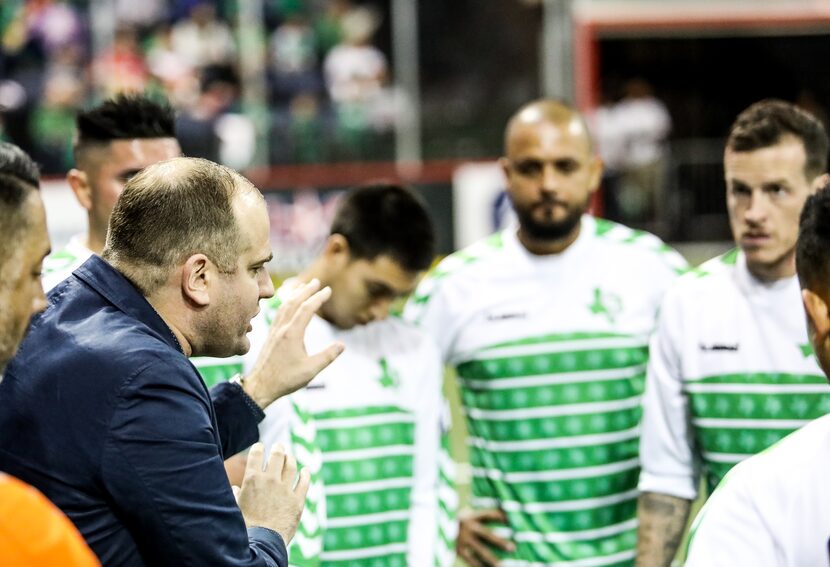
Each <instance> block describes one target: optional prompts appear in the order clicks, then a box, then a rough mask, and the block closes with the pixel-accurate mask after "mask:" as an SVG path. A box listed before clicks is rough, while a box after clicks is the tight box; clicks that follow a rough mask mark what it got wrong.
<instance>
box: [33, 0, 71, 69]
mask: <svg viewBox="0 0 830 567" xmlns="http://www.w3.org/2000/svg"><path fill="white" fill-rule="evenodd" d="M24 6H25V18H26V26H27V28H28V31H27V36H28V38H29V39H30V40H34V41H36V42H38V43H39V44H40V46H41V47H42V49H43V51H44V53H45V55H46V57H47V58H51V57H52V56H54V55H55V54H56V53H59V52H61V51H63V50H66V49H77V48H78V47H79V46H81V45H83V41H84V33H83V25H82V24H81V19H80V17H79V16H78V14H77V12H75V10H74V9H73V8H72V6H70V5H69V4H67V3H65V2H55V1H54V0H30V1H28V2H26V3H25V4H24Z"/></svg>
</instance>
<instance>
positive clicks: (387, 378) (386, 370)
mask: <svg viewBox="0 0 830 567" xmlns="http://www.w3.org/2000/svg"><path fill="white" fill-rule="evenodd" d="M379 364H380V371H381V375H380V378H378V382H380V385H381V386H383V387H384V388H397V387H398V386H400V384H401V377H400V375H398V373H397V372H396V371H395V370H394V369H392V368H390V367H389V362H387V360H386V359H385V358H381V359H380V361H379Z"/></svg>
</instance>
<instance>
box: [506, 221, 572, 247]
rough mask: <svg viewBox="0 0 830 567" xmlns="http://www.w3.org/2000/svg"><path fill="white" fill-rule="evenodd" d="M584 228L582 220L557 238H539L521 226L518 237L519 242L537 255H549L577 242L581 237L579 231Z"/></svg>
mask: <svg viewBox="0 0 830 567" xmlns="http://www.w3.org/2000/svg"><path fill="white" fill-rule="evenodd" d="M581 229H582V222H581V221H580V222H579V224H577V225H576V226H575V227H574V228H573V230H572V231H571V232H569V233H568V234H566V235H565V236H563V237H562V238H557V239H553V240H551V239H539V238H534V237H532V236H530V235H529V234H528V233H527V232H526V231H525V230H524V228H522V227H521V226H520V227H519V231H518V237H519V242H520V243H521V244H522V246H524V247H525V249H526V250H527V251H528V252H530V253H531V254H534V255H536V256H549V255H551V254H561V253H562V252H564V251H565V250H567V249H568V248H569V247H570V246H571V244H573V243H574V242H576V239H577V238H579V232H580V230H581Z"/></svg>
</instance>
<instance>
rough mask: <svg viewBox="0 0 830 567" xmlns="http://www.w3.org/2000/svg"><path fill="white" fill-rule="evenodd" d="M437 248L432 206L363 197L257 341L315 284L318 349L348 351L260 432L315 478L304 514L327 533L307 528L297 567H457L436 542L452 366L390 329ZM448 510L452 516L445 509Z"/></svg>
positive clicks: (276, 410) (261, 321)
mask: <svg viewBox="0 0 830 567" xmlns="http://www.w3.org/2000/svg"><path fill="white" fill-rule="evenodd" d="M434 242H435V236H434V230H433V227H432V222H431V220H430V218H429V214H428V212H427V210H426V206H425V205H424V203H423V202H422V201H421V199H420V198H418V197H417V196H416V195H415V194H413V193H412V192H411V191H410V190H408V189H406V188H404V187H401V186H398V185H391V184H375V185H367V186H362V187H358V188H355V189H353V190H351V191H349V192H347V193H346V195H345V196H344V197H343V198H342V200H341V201H340V203H339V205H338V210H337V212H336V215H335V218H334V220H333V222H332V226H331V233H330V236H329V237H328V239H327V240H326V243H325V245H324V247H323V250H322V252H321V253H320V254H319V256H318V257H317V258H316V259H315V260H314V261H313V262H312V263H311V264H310V265H309V266H308V267H307V268H306V269H304V270H303V271H302V272H301V273H300V274H299V275H298V276H297V278H296V279H294V280H289V281H288V282H286V284H285V285H284V286H283V287H282V288H281V289H280V290H279V291H278V292H277V295H276V296H275V298H274V299H273V300H271V301H270V302H268V304H267V305H266V306H265V307H264V309H263V314H262V316H261V317H260V318H258V320H257V321H255V325H254V328H255V332H254V334H253V335H252V336H253V337H255V336H256V334H257V333H259V334H260V335H262V334H264V332H265V330H266V329H267V326H268V324H270V321H271V320H272V319H273V316H274V312H275V309H276V307H277V306H278V305H279V303H280V301H281V300H282V298H284V297H285V294H286V293H287V291H288V290H290V289H291V287H292V286H293V285H296V284H297V283H298V282H307V281H310V280H312V279H315V278H316V279H319V280H320V281H321V282H322V284H323V285H327V286H329V287H330V288H331V290H332V297H331V299H330V300H329V301H328V302H326V304H324V305H323V306H322V308H321V309H320V310H319V311H318V313H317V316H316V317H314V319H313V320H312V321H311V323H310V324H309V327H308V330H307V332H306V337H305V338H306V344H307V345H308V347H309V348H311V349H315V348H316V347H317V345H321V344H324V343H325V344H328V343H329V342H331V341H332V340H338V341H340V342H342V343H344V345H345V346H346V350H345V352H344V354H343V355H342V356H341V357H340V358H339V359H338V360H337V361H335V362H334V363H333V364H332V365H331V366H330V367H329V368H328V369H326V370H325V371H324V372H322V373H320V375H319V376H317V377H316V378H315V379H314V380H313V381H312V382H311V383H310V385H309V386H308V388H306V389H305V390H302V391H301V392H298V393H297V394H295V395H294V396H292V398H291V399H290V400H285V401H281V402H278V403H276V404H274V405H273V406H272V407H271V408H269V409H268V411H267V414H268V416H267V417H266V420H265V421H264V422H263V423H262V425H261V426H260V431H261V438H262V440H263V442H265V443H275V442H281V443H283V444H285V445H287V446H288V447H290V448H293V451H294V453H296V454H297V455H298V458H302V457H305V458H306V459H307V461H306V462H302V464H304V465H306V466H307V468H309V469H310V470H311V471H312V481H313V482H312V487H311V488H310V490H309V503H310V504H309V506H308V507H307V508H306V512H305V514H311V513H312V511H313V509H316V510H317V511H318V512H317V515H318V518H317V519H316V520H315V521H313V522H306V524H305V525H306V526H321V527H320V528H318V529H317V530H316V532H315V531H313V530H307V531H306V532H305V533H304V525H303V523H301V525H300V528H299V529H298V533H297V539H298V540H299V538H301V537H305V538H306V539H307V544H306V545H305V546H297V548H298V549H293V548H292V550H291V556H290V557H291V562H292V564H293V565H320V564H322V565H325V566H337V565H347V564H352V565H354V564H360V565H372V564H375V562H381V563H382V564H383V565H389V566H400V567H404V566H406V565H413V566H414V565H439V566H451V565H452V563H453V554H452V552H451V548H448V547H447V545H446V543H444V540H442V539H441V538H440V537H439V532H438V530H439V526H438V523H439V522H438V520H439V518H441V517H444V518H446V515H445V514H441V513H440V511H439V495H438V489H439V462H440V463H444V462H446V458H447V457H446V454H445V453H444V452H443V451H442V450H441V447H440V440H441V414H442V411H443V410H444V406H443V403H442V396H441V381H442V372H441V362H440V359H439V356H438V352H437V349H436V348H435V346H434V345H433V343H432V341H431V340H430V339H429V337H427V336H426V335H425V334H424V333H423V332H421V331H420V330H418V329H417V328H414V327H413V326H411V325H408V324H406V323H404V322H403V321H401V320H400V319H398V318H395V317H387V316H388V315H389V311H390V309H391V308H392V306H393V304H394V302H395V301H397V300H398V299H400V298H402V297H405V296H406V295H408V294H409V293H410V292H411V290H412V288H413V287H414V286H415V283H416V281H417V279H418V277H419V276H420V274H422V273H423V272H424V271H425V270H426V269H427V268H428V267H429V265H430V263H431V262H432V259H433V255H434ZM335 338H336V339H335ZM252 342H254V344H255V345H256V340H255V338H254V339H252ZM256 350H257V348H256V346H254V347H253V348H252V349H251V353H250V354H249V356H255V354H256ZM320 480H323V482H322V483H321V482H319V481H320ZM323 485H324V486H323ZM442 486H444V487H445V488H446V485H442ZM449 491H450V493H451V496H450V498H449V500H452V491H451V489H449ZM323 495H325V497H323ZM442 495H444V496H446V492H445V491H442ZM314 499H317V502H315V504H314V505H311V502H312V501H314ZM442 509H454V504H453V503H452V502H448V501H446V500H445V501H444V506H443V508H442ZM304 519H306V517H305V515H304ZM444 523H445V524H446V523H447V522H446V521H445V522H444ZM321 532H322V533H321ZM443 535H444V536H445V537H446V538H447V539H449V541H450V542H451V541H452V534H443Z"/></svg>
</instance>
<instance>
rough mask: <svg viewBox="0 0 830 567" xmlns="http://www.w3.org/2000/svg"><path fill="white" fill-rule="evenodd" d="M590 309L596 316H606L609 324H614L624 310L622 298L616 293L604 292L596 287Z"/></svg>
mask: <svg viewBox="0 0 830 567" xmlns="http://www.w3.org/2000/svg"><path fill="white" fill-rule="evenodd" d="M588 309H589V310H590V311H591V313H593V314H594V315H601V316H604V317H605V318H607V319H608V322H609V323H614V322H615V321H616V320H617V316H618V315H619V314H620V313H621V312H622V309H623V303H622V298H621V297H620V296H619V295H617V294H616V293H609V292H604V291H602V289H600V288H598V287H596V288H594V300H593V301H592V302H591V303H590V304H589V305H588Z"/></svg>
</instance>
